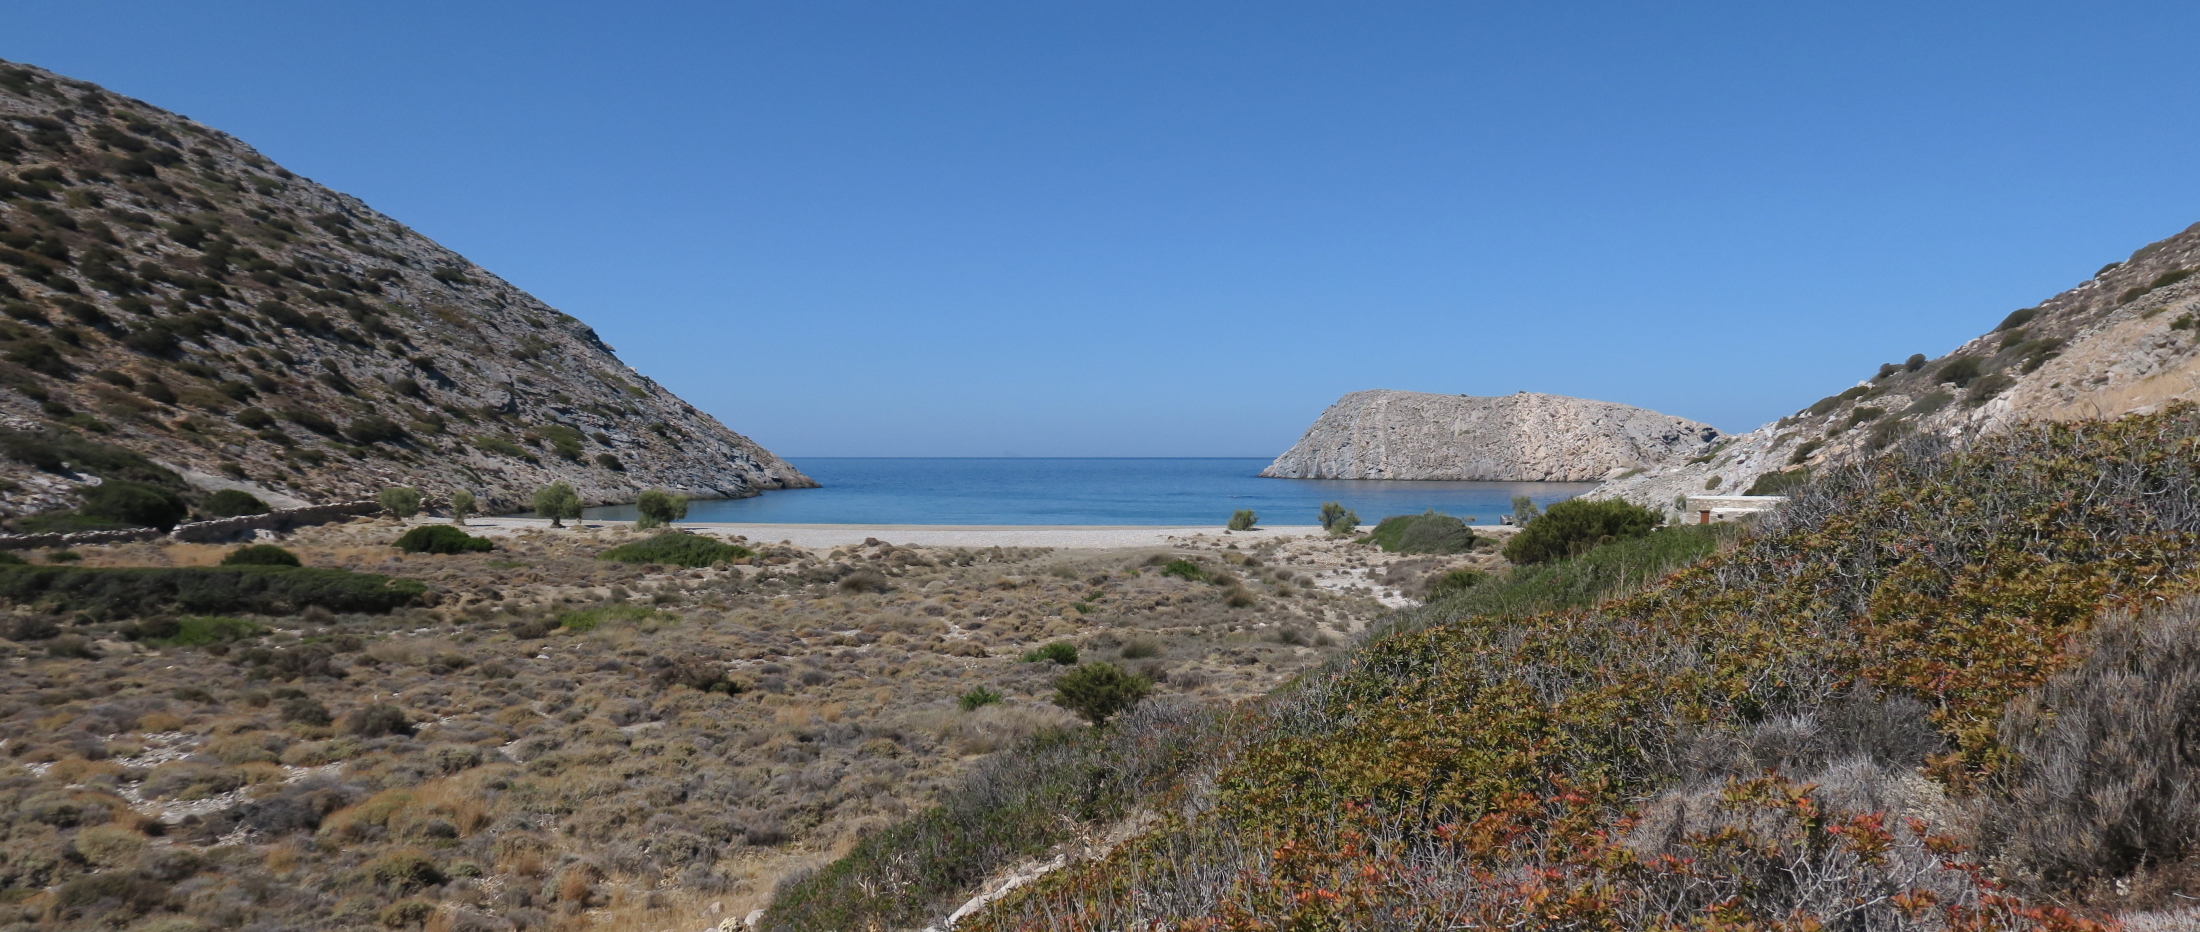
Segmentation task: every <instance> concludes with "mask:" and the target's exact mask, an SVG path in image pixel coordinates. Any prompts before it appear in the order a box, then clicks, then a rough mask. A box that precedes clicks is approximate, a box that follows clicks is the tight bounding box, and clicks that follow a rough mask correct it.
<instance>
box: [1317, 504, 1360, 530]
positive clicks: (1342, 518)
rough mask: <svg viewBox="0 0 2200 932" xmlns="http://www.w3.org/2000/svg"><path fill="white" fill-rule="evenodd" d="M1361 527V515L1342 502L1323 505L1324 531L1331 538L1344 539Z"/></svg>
mask: <svg viewBox="0 0 2200 932" xmlns="http://www.w3.org/2000/svg"><path fill="white" fill-rule="evenodd" d="M1359 526H1360V515H1359V513H1358V512H1355V511H1353V510H1352V509H1350V508H1346V507H1345V506H1344V503H1342V502H1323V503H1322V530H1325V531H1328V532H1329V536H1331V537H1343V536H1345V535H1347V534H1350V533H1352V532H1353V531H1354V530H1356V529H1358V528H1359Z"/></svg>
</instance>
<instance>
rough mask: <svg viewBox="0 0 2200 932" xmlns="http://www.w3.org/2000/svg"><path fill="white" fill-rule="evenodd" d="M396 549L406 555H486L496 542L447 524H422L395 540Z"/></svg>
mask: <svg viewBox="0 0 2200 932" xmlns="http://www.w3.org/2000/svg"><path fill="white" fill-rule="evenodd" d="M396 546H397V549H399V550H402V551H404V552H406V553H445V554H449V553H488V552H489V551H491V550H495V549H497V545H496V542H494V541H491V540H490V539H488V538H486V537H475V536H473V535H471V534H468V533H466V532H465V531H461V530H459V529H457V528H455V527H452V526H450V525H448V524H423V525H421V526H419V527H416V528H413V529H412V530H409V531H406V532H405V533H404V534H402V535H400V536H399V537H398V538H397V542H396Z"/></svg>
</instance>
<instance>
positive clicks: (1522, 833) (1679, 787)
mask: <svg viewBox="0 0 2200 932" xmlns="http://www.w3.org/2000/svg"><path fill="white" fill-rule="evenodd" d="M1791 492H1792V495H1793V497H1792V500H1791V502H1790V504H1789V505H1788V506H1787V507H1786V508H1784V509H1783V510H1782V511H1780V512H1777V513H1774V514H1773V515H1771V516H1769V517H1768V518H1765V519H1761V521H1762V523H1761V524H1759V525H1758V526H1756V527H1755V528H1753V529H1749V530H1747V531H1746V532H1742V535H1743V536H1740V537H1738V538H1737V537H1733V536H1732V535H1735V534H1736V533H1737V532H1736V531H1734V530H1732V529H1728V528H1720V527H1715V526H1714V527H1700V528H1674V529H1667V530H1663V531H1658V532H1656V533H1649V532H1647V531H1645V532H1644V533H1643V534H1640V535H1628V534H1612V533H1609V532H1608V531H1604V530H1600V531H1599V533H1597V534H1596V536H1595V537H1593V538H1584V539H1587V540H1591V541H1603V543H1602V544H1601V545H1598V544H1595V543H1592V544H1590V545H1589V546H1588V547H1586V548H1582V549H1580V550H1578V551H1577V550H1576V549H1575V548H1573V547H1571V546H1569V547H1563V548H1554V549H1556V551H1557V552H1556V553H1555V554H1554V556H1553V558H1552V559H1551V560H1549V561H1546V562H1544V563H1542V564H1538V565H1535V566H1528V567H1521V568H1518V569H1515V570H1514V571H1513V573H1512V575H1511V576H1510V577H1509V578H1507V579H1506V580H1504V581H1502V582H1492V583H1490V584H1487V585H1478V586H1474V587H1471V588H1468V589H1467V590H1465V591H1463V592H1461V593H1458V594H1456V595H1454V596H1452V597H1450V598H1447V599H1441V600H1438V601H1436V602H1433V603H1431V604H1430V605H1428V606H1426V607H1424V608H1422V609H1418V610H1416V611H1414V612H1411V613H1408V614H1407V615H1405V616H1403V617H1402V618H1401V619H1400V622H1399V623H1396V624H1393V625H1391V626H1389V627H1388V628H1386V629H1384V630H1383V631H1382V632H1381V633H1379V634H1377V635H1376V636H1374V637H1372V638H1371V639H1369V640H1368V641H1367V642H1365V643H1364V644H1363V645H1362V646H1361V647H1360V648H1359V649H1358V650H1357V651H1356V652H1354V653H1353V654H1351V655H1349V656H1348V657H1346V658H1341V659H1339V660H1338V661H1335V662H1333V663H1332V664H1330V665H1329V666H1328V667H1327V668H1325V669H1323V670H1321V671H1318V672H1316V673H1313V674H1310V675H1308V676H1305V677H1302V678H1300V679H1299V680H1298V681H1296V682H1295V683H1294V684H1292V685H1291V686H1290V687H1288V688H1286V689H1284V690H1282V691H1281V692H1279V693H1278V694H1276V695H1275V696H1274V697H1272V698H1271V699H1270V700H1269V701H1268V702H1266V703H1263V704H1261V705H1258V706H1254V707H1249V708H1247V709H1244V710H1243V714H1244V716H1245V720H1244V723H1243V724H1241V725H1234V726H1232V728H1231V729H1230V730H1229V733H1230V734H1231V735H1238V736H1242V737H1239V738H1236V739H1234V740H1232V739H1228V738H1224V737H1220V736H1218V735H1217V734H1216V732H1215V731H1214V728H1215V726H1214V725H1213V724H1212V723H1213V722H1214V721H1216V720H1215V719H1213V718H1209V719H1205V720H1202V721H1199V722H1194V721H1189V720H1187V721H1181V722H1178V721H1159V720H1155V721H1151V722H1148V721H1144V720H1141V719H1139V718H1138V717H1137V714H1136V713H1135V712H1134V713H1131V714H1129V715H1126V716H1123V717H1121V718H1119V719H1118V720H1117V721H1116V722H1114V723H1112V724H1110V725H1109V726H1107V727H1106V728H1103V729H1097V730H1095V731H1094V732H1092V733H1090V734H1091V736H1092V737H1091V738H1090V739H1088V740H1091V741H1094V742H1098V741H1100V740H1103V739H1104V740H1108V741H1116V742H1122V743H1126V744H1130V745H1133V746H1139V747H1168V746H1186V745H1190V746H1197V747H1200V748H1201V749H1202V752H1203V753H1202V755H1201V760H1200V761H1199V762H1196V763H1183V764H1180V765H1178V766H1177V767H1176V768H1174V769H1164V770H1163V771H1162V772H1159V773H1155V775H1154V776H1153V777H1152V778H1151V783H1152V784H1158V788H1155V789H1149V790H1147V791H1146V795H1145V796H1143V797H1142V798H1144V799H1147V800H1150V801H1151V802H1152V809H1153V811H1154V812H1155V813H1157V815H1155V816H1154V818H1153V821H1151V822H1150V823H1147V824H1146V825H1145V826H1144V827H1142V828H1141V829H1139V830H1138V831H1137V832H1136V833H1135V834H1134V835H1133V836H1132V837H1131V838H1130V839H1129V840H1128V841H1126V842H1124V843H1123V844H1121V845H1118V846H1115V847H1113V848H1112V849H1109V850H1107V851H1105V852H1104V853H1100V854H1098V855H1096V856H1095V857H1093V858H1091V859H1089V860H1085V861H1078V862H1072V863H1070V864H1069V865H1068V866H1066V867H1064V868H1062V869H1060V870H1057V871H1055V872H1053V873H1050V874H1047V875H1046V876H1044V877H1041V878H1040V879H1038V880H1036V881H1034V882H1032V883H1029V884H1026V885H1024V886H1021V887H1018V888H1017V889H1015V890H1013V891H1011V892H1009V893H1008V894H1007V895H1006V896H1004V897H1002V898H1001V899H999V900H998V901H996V902H994V903H993V904H991V905H990V906H989V907H987V908H985V909H983V910H980V911H979V912H978V913H977V914H976V915H974V916H972V917H969V918H967V919H965V920H964V921H963V922H962V923H961V924H958V926H957V928H959V929H964V928H967V929H974V930H994V929H1037V928H1203V929H1273V928H1440V927H1466V926H1489V927H1498V926H1504V927H1514V926H1518V927H1534V928H1592V927H1593V928H1652V927H1670V928H1680V927H1691V926H1701V925H1702V924H1703V923H1705V922H1713V923H1715V925H1714V926H1709V927H1717V928H1742V927H1762V928H1770V927H1775V926H1778V927H1793V928H1801V927H1833V926H1837V925H1838V926H1843V927H1855V928H1881V929H1902V930H1908V929H1918V930H1924V929H1947V928H1969V929H2055V930H2080V929H2093V928H2101V926H2099V925H2098V924H2096V923H2094V922H2092V921H2091V920H2090V919H2088V918H2086V916H2085V914H2084V913H2083V912H2081V913H2077V914H2073V913H2070V912H2065V911H2064V909H2063V908H2061V907H2058V906H2050V905H2046V904H2048V903H2065V904H2076V905H2078V906H2081V907H2084V908H2085V909H2097V908H2104V907H2105V908H2115V909H2120V908H2129V907H2131V906H2133V905H2144V904H2146V903H2154V904H2161V905H2169V904H2174V903H2176V902H2178V901H2177V900H2176V898H2175V897H2174V896H2172V895H2171V894H2172V893H2173V892H2175V893H2182V892H2183V891H2185V890H2188V889H2190V883H2189V881H2188V880H2186V879H2182V878H2189V877H2191V876H2192V875H2193V874H2192V866H2193V865H2192V862H2191V861H2189V860H2187V859H2188V858H2191V857H2192V856H2193V854H2194V852H2192V851H2191V850H2189V848H2187V847H2186V845H2187V843H2188V842H2187V841H2185V840H2187V839H2189V838H2190V837H2191V831H2192V828H2191V826H2192V825H2193V824H2200V816H2195V815H2194V812H2195V811H2200V810H2195V808H2194V807H2192V806H2191V804H2190V802H2189V800H2187V799H2186V798H2185V797H2186V793H2185V790H2184V789H2183V788H2184V787H2189V786H2191V785H2193V783H2194V781H2195V779H2196V778H2200V764H2196V763H2195V762H2193V761H2191V760H2190V759H2188V758H2187V757H2186V756H2183V755H2180V754H2177V753H2165V751H2164V750H2163V749H2165V748H2167V747H2173V746H2176V745H2177V744H2178V743H2179V742H2180V741H2181V740H2182V739H2179V738H2174V737H2172V735H2173V734H2184V733H2185V730H2188V729H2190V728H2192V727H2194V724H2193V719H2192V714H2193V713H2192V711H2191V709H2189V708H2187V707H2188V706H2190V702H2189V698H2176V697H2189V695H2190V690H2191V688H2192V687H2191V685H2190V683H2191V682H2192V680H2193V678H2194V677H2195V676H2200V674H2196V673H2195V672H2194V671H2195V670H2200V666H2195V661H2194V660H2193V658H2194V657H2200V638H2196V637H2195V636H2194V634H2193V631H2194V630H2196V629H2195V627H2194V622H2193V621H2192V619H2193V618H2195V617H2200V609H2196V608H2194V607H2193V606H2194V603H2192V602H2189V601H2184V599H2185V597H2186V595H2187V594H2189V593H2195V592H2200V546H2196V545H2200V410H2196V409H2194V408H2192V407H2179V408H2176V409H2173V410H2171V411H2168V412H2165V413H2162V414H2158V415H2151V416H2145V417H2132V418H2126V419H2124V420H2120V421H2116V422H2112V423H2076V424H2057V425H2041V426H2034V427H2027V428H2021V429H2018V430H2015V431H2012V432H2010V433H2008V434H2005V435H2002V436H1998V437H1995V438H1991V439H1989V440H1987V441H1983V442H1981V443H1979V444H1977V445H1976V446H1974V447H1972V448H1971V449H1968V450H1964V451H1950V450H1947V449H1945V448H1941V447H1937V446H1935V445H1934V441H1931V440H1930V439H1927V438H1919V439H1914V440H1911V441H1909V442H1908V443H1907V444H1905V445H1904V446H1902V447H1900V448H1898V449H1896V450H1894V451H1892V452H1891V453H1890V454H1889V455H1887V456H1886V457H1883V458H1882V459H1881V460H1879V461H1878V462H1876V463H1874V464H1872V465H1871V466H1869V467H1868V468H1865V469H1859V470H1847V471H1843V472H1841V473H1838V474H1830V475H1826V476H1821V477H1817V478H1814V479H1812V480H1811V481H1809V482H1808V483H1805V484H1803V485H1801V486H1799V487H1797V488H1794V489H1792V490H1791ZM1562 507H1563V506H1554V508H1553V509H1552V512H1553V513H1557V512H1559V511H1560V509H1561V508H1562ZM1546 520H1551V515H1550V514H1546V515H1544V516H1543V517H1542V518H1539V519H1538V522H1541V521H1546ZM1532 527H1533V525H1531V528H1532ZM1607 538H1609V539H1608V540H1607ZM1569 553H1578V555H1575V556H1570V557H1569V556H1568V554H1569ZM1675 563H1679V564H1684V566H1683V567H1682V568H1680V569H1679V571H1678V572H1673V573H1671V574H1670V575H1657V574H1661V573H1663V572H1664V571H1665V570H1666V569H1667V568H1668V567H1671V566H1673V565H1674V564H1675ZM1637 574H1643V575H1648V576H1651V577H1652V578H1647V579H1646V578H1643V576H1641V575H1637ZM2104 613H2107V614H2106V620H2104V621H2101V622H2100V623H2099V624H2098V625H2096V624H2095V622H2096V619H2100V618H2103V616H2104ZM1003 760H1014V761H1017V762H1018V763H1017V765H1018V766H1032V765H1034V764H1035V763H1036V758H1030V757H1026V756H1024V755H1017V754H1012V755H1007V756H1005V757H1004V758H1003ZM1071 772H1074V770H1072V771H1071ZM1149 773H1152V772H1151V771H1149ZM1920 775H1922V778H1921V776H1920ZM1021 779H1024V780H1027V781H1031V782H1038V781H1039V780H1041V779H1043V778H1042V777H1040V776H1038V775H1034V774H1024V775H1021ZM976 785H977V784H973V786H976ZM2111 787H2113V788H2114V789H2113V791H2111V790H2110V788H2111ZM1007 799H1008V797H1005V796H1002V795H1000V794H998V793H993V794H991V795H988V794H986V793H983V792H968V793H958V794H957V795H955V796H953V797H951V798H950V800H949V802H948V803H946V804H945V805H944V806H943V807H942V808H941V809H940V810H937V812H938V813H940V815H939V816H936V817H935V816H928V817H927V818H945V817H946V814H948V813H953V814H955V815H954V818H953V820H952V821H953V822H954V823H955V825H959V826H964V827H975V826H980V825H986V824H991V823H992V821H993V820H996V819H1004V818H1010V813H1011V812H1012V811H1014V810H1013V808H1012V807H1011V806H1007V805H1002V803H1005V802H1006V801H1007ZM1019 799H1020V800H1023V801H1027V802H1028V800H1029V797H1019ZM1056 805H1057V808H1056V809H1054V810H1053V811H1052V812H1051V813H1048V815H1050V816H1052V817H1054V818H1057V819H1060V820H1062V821H1070V822H1077V823H1079V824H1084V825H1087V826H1093V825H1101V824H1106V822H1107V820H1108V815H1107V814H1106V813H1103V814H1102V817H1101V818H1099V819H1093V818H1090V817H1089V816H1088V815H1087V814H1086V812H1084V811H1081V810H1080V809H1079V808H1078V807H1077V806H1076V805H1074V804H1070V803H1066V802H1062V801H1057V802H1056ZM1042 819H1043V817H1042V816H1037V815H1030V814H1024V813H1017V814H1016V815H1015V816H1014V817H1013V820H1012V821H1013V822H1014V823H1015V824H1035V823H1038V822H1040V821H1042ZM927 824H929V823H926V822H925V821H924V820H919V821H918V822H914V823H910V824H908V825H905V826H903V827H902V828H899V829H896V830H893V831H891V832H886V833H881V834H880V835H877V836H874V837H873V838H872V839H871V840H869V841H867V842H866V846H863V847H859V850H858V854H857V855H854V856H851V857H850V858H848V859H845V860H843V861H842V862H840V863H837V864H835V865H834V866H833V867H831V868H827V869H826V870H825V871H823V872H821V873H820V874H819V875H818V876H817V878H815V879H813V880H811V881H806V882H805V883H808V884H810V885H809V886H802V885H796V886H793V887H790V888H789V889H788V890H787V891H786V892H787V894H789V895H790V898H789V899H788V900H786V901H785V902H786V903H787V904H788V906H789V907H793V908H783V909H782V910H775V912H774V913H773V914H771V915H769V916H768V917H767V919H766V927H767V928H770V929H813V928H828V927H856V926H860V925H861V924H863V922H865V921H867V920H868V919H869V918H870V917H874V916H875V917H879V918H880V919H885V917H887V916H888V915H893V916H894V918H893V919H892V920H891V921H889V922H887V923H886V924H891V925H918V924H922V923H924V922H926V921H930V920H933V919H936V918H937V917H938V915H939V906H941V905H947V904H951V903H953V902H957V901H958V898H959V896H961V895H966V894H967V892H968V890H969V884H970V882H971V881H970V880H969V879H968V878H974V877H977V876H983V875H984V874H985V873H988V870H987V869H988V868H995V867H997V866H1000V865H1003V864H1005V863H1006V860H1004V859H999V858H989V856H987V855H985V854H983V853H981V852H980V851H979V850H977V849H975V848H962V849H952V848H950V847H945V846H941V845H940V844H939V843H938V842H939V841H943V840H945V839H947V838H955V837H969V836H968V835H966V834H958V833H959V832H962V831H965V830H966V829H953V828H949V827H946V826H936V827H934V828H923V827H922V826H925V825H927ZM1065 832H1066V830H1065ZM918 842H922V844H917V843H918ZM1032 844H1035V842H1034V843H1032ZM950 850H957V851H958V852H959V853H960V854H963V855H966V857H965V858H964V859H962V861H961V862H960V865H959V867H960V869H962V870H965V871H970V873H965V874H962V875H960V876H962V877H963V878H965V880H964V882H963V886H962V887H961V888H959V889H957V890H953V891H945V890H941V888H943V887H946V886H950V885H951V884H950V883H949V881H950V879H951V878H950V877H949V876H948V875H946V874H935V875H932V876H929V877H927V878H926V879H925V880H924V881H922V882H917V881H916V879H915V877H914V876H911V875H907V874H902V875H896V873H895V872H896V871H902V870H906V869H907V866H908V865H915V864H922V863H929V862H928V861H926V858H927V857H930V856H931V855H929V854H928V853H927V852H933V851H937V852H941V853H945V852H947V851H950ZM1037 853H1039V850H1038V849H1037V848H1035V847H1026V848H1024V849H1023V850H1022V851H1019V852H1015V853H1014V854H1013V855H1012V857H1023V856H1032V855H1035V854H1037ZM893 865H901V866H900V867H896V866H893ZM891 876H905V877H909V879H910V881H911V885H910V886H893V885H887V884H881V883H879V881H880V880H881V879H882V878H887V877H891ZM825 878H833V879H832V880H831V881H830V882H827V881H826V880H825ZM1997 878H1998V880H1997ZM1806 880H1807V882H1803V881H1806ZM869 886H875V888H877V889H882V890H905V889H910V890H921V891H924V892H921V893H917V894H915V895H912V896H909V897H906V898H903V899H899V900H897V901H896V902H895V903H893V904H892V905H890V906H889V905H886V904H881V903H879V902H878V901H877V899H876V898H875V897H873V898H866V897H864V896H860V895H857V894H856V893H854V892H853V891H856V890H859V889H864V888H866V887H869ZM935 890H940V891H941V892H931V891H935ZM827 891H832V892H834V894H835V895H834V896H833V897H832V901H833V902H834V904H835V906H834V909H836V910H838V911H837V912H835V913H834V914H833V921H834V922H837V923H838V926H834V925H832V924H831V923H827V922H819V921H813V920H814V918H815V917H816V916H817V915H819V914H817V913H815V912H814V911H813V910H814V909H815V907H814V906H812V905H811V904H814V903H817V902H819V899H818V897H819V895H821V894H823V893H825V892H827ZM2184 895H2190V894H2184ZM2149 897H2151V899H2147V898H2149ZM922 904H932V905H931V907H930V908H929V909H927V908H924V907H923V905H922ZM865 910H868V911H865ZM895 910H899V911H901V912H898V913H895V912H893V911H895Z"/></svg>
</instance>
